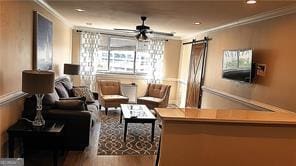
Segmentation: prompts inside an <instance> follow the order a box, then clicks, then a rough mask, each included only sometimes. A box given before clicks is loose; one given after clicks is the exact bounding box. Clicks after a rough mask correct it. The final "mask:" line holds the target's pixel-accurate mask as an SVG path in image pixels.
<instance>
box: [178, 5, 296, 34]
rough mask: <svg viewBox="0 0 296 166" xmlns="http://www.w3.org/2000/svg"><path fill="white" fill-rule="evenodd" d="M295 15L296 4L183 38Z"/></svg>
mask: <svg viewBox="0 0 296 166" xmlns="http://www.w3.org/2000/svg"><path fill="white" fill-rule="evenodd" d="M293 13H296V4H294V5H289V6H288V7H283V8H279V9H275V10H271V11H267V12H263V13H259V14H256V15H253V16H250V17H245V18H242V19H239V20H237V21H234V22H231V23H228V24H224V25H221V26H217V27H214V28H210V29H206V30H204V31H199V32H197V33H196V34H195V35H190V36H186V37H184V38H182V40H185V39H194V38H196V36H197V35H201V34H204V33H209V32H215V31H222V30H225V29H229V28H233V27H238V26H242V25H247V24H252V23H255V22H260V21H264V20H269V19H273V18H276V17H280V16H284V15H289V14H293Z"/></svg>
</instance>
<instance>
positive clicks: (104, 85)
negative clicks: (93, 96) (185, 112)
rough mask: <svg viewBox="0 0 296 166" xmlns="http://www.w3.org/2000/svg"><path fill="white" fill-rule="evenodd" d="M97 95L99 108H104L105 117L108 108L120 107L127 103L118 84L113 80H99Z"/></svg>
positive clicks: (126, 98)
mask: <svg viewBox="0 0 296 166" xmlns="http://www.w3.org/2000/svg"><path fill="white" fill-rule="evenodd" d="M98 93H99V103H100V105H99V108H100V109H101V106H103V107H104V108H105V113H106V115H107V113H108V108H109V107H115V108H116V107H120V104H126V103H128V97H126V96H124V95H123V94H122V92H121V87H120V82H119V81H114V80H99V81H98Z"/></svg>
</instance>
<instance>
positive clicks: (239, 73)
mask: <svg viewBox="0 0 296 166" xmlns="http://www.w3.org/2000/svg"><path fill="white" fill-rule="evenodd" d="M222 77H223V78H226V79H231V80H236V81H241V82H247V83H251V82H252V49H242V50H225V51H224V55H223V71H222Z"/></svg>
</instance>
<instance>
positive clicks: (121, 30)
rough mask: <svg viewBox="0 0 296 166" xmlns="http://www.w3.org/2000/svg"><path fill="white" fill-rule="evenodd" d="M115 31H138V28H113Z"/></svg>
mask: <svg viewBox="0 0 296 166" xmlns="http://www.w3.org/2000/svg"><path fill="white" fill-rule="evenodd" d="M114 30H115V31H127V32H139V31H138V30H133V29H117V28H114Z"/></svg>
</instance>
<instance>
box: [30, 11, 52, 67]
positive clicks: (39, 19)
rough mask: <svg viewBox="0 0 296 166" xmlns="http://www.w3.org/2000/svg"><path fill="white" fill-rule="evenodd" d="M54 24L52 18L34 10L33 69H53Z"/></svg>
mask: <svg viewBox="0 0 296 166" xmlns="http://www.w3.org/2000/svg"><path fill="white" fill-rule="evenodd" d="M52 37H53V24H52V22H51V21H50V20H48V19H47V18H45V17H44V16H42V15H41V14H39V13H38V12H37V11H34V12H33V69H34V70H52V62H53V49H52Z"/></svg>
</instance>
